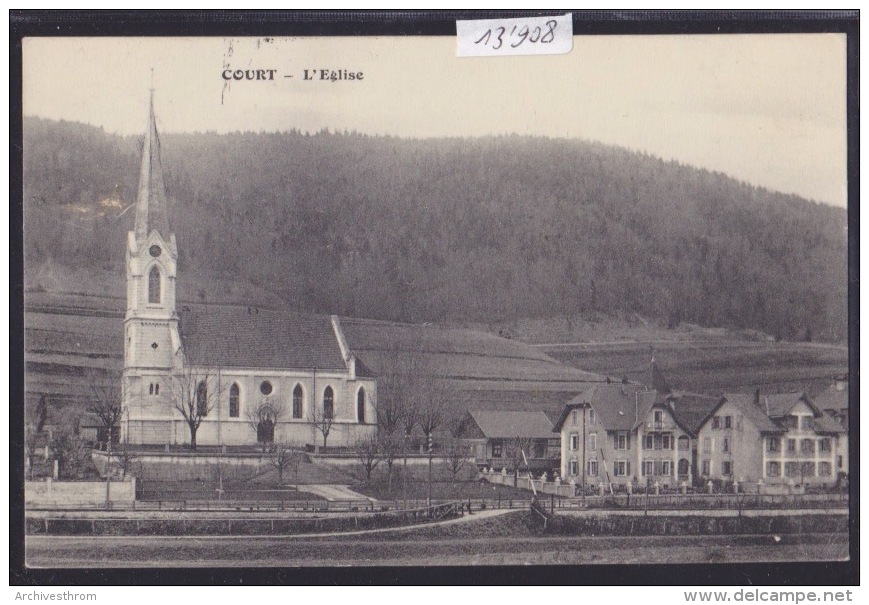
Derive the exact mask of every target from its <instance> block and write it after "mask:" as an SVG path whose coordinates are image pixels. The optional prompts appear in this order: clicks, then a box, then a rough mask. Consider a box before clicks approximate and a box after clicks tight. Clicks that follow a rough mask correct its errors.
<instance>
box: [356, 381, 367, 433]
mask: <svg viewBox="0 0 869 605" xmlns="http://www.w3.org/2000/svg"><path fill="white" fill-rule="evenodd" d="M356 420H357V421H359V423H360V424H364V423H365V389H359V392H358V393H357V394H356Z"/></svg>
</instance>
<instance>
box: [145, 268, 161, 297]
mask: <svg viewBox="0 0 869 605" xmlns="http://www.w3.org/2000/svg"><path fill="white" fill-rule="evenodd" d="M148 302H149V303H156V304H160V269H158V268H157V267H156V266H154V267H151V272H150V273H148Z"/></svg>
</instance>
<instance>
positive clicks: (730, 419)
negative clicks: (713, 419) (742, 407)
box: [724, 416, 733, 429]
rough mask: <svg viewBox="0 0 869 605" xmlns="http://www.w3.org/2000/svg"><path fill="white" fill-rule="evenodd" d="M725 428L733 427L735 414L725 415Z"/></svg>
mask: <svg viewBox="0 0 869 605" xmlns="http://www.w3.org/2000/svg"><path fill="white" fill-rule="evenodd" d="M724 428H726V429H732V428H733V416H725V417H724Z"/></svg>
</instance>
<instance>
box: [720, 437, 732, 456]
mask: <svg viewBox="0 0 869 605" xmlns="http://www.w3.org/2000/svg"><path fill="white" fill-rule="evenodd" d="M721 451H722V452H724V453H727V452H729V451H730V438H728V437H725V438H724V439H723V440H722V442H721Z"/></svg>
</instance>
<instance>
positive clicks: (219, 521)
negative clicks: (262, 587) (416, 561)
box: [25, 503, 463, 536]
mask: <svg viewBox="0 0 869 605" xmlns="http://www.w3.org/2000/svg"><path fill="white" fill-rule="evenodd" d="M461 514H463V510H462V508H461V507H459V506H458V505H456V504H453V503H450V504H441V505H437V506H434V507H432V508H430V509H429V508H423V509H416V510H407V511H395V512H385V513H370V514H359V515H343V516H338V517H319V518H317V517H305V518H286V517H282V518H244V517H236V518H225V517H224V518H220V517H217V518H210V519H202V518H191V519H177V518H167V519H159V518H156V519H155V518H138V519H132V518H125V519H119V518H98V517H91V518H67V517H51V516H35V515H34V516H29V517H27V518H26V519H25V532H26V533H27V534H30V535H45V534H54V535H68V536H74V535H97V536H138V535H141V536H196V535H199V536H203V535H245V536H248V535H250V536H261V535H293V534H314V533H329V532H348V531H357V530H363V529H382V528H391V527H403V526H406V525H417V524H421V523H426V522H431V521H436V520H443V519H452V518H455V517H458V516H460V515H461Z"/></svg>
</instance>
